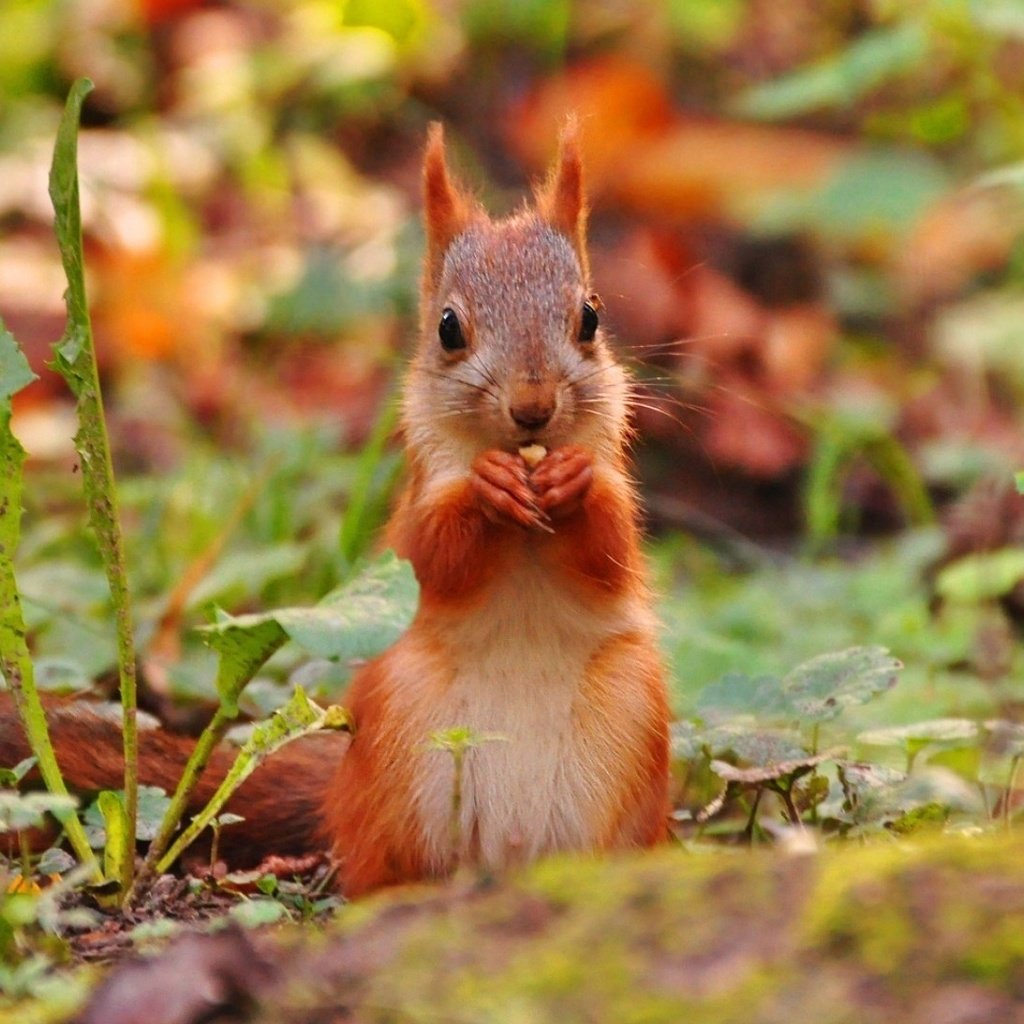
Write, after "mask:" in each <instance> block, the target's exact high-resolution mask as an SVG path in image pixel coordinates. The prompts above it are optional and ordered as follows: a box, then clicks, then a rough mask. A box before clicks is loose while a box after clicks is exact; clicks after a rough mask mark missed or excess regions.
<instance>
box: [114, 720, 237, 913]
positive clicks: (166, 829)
mask: <svg viewBox="0 0 1024 1024" xmlns="http://www.w3.org/2000/svg"><path fill="white" fill-rule="evenodd" d="M234 719H235V716H234V715H232V714H229V713H227V712H226V711H225V710H224V708H223V707H219V708H217V710H216V711H215V712H214V715H213V718H211V719H210V721H209V722H208V723H207V725H206V728H205V729H204V730H203V732H202V735H201V736H200V737H199V739H198V741H197V742H196V745H195V747H194V748H193V750H192V753H191V755H190V756H189V759H188V762H187V763H186V765H185V769H184V771H183V772H182V773H181V778H180V779H179V780H178V785H177V787H176V788H175V790H174V795H173V796H172V797H171V802H170V805H169V806H168V808H167V811H166V812H165V814H164V817H163V820H162V821H161V822H160V828H159V830H158V831H157V834H156V835H155V836H154V837H153V841H152V842H151V843H150V844H149V850H148V851H147V853H146V859H145V861H144V862H143V864H142V867H141V868H140V869H139V876H138V878H137V879H136V881H135V886H134V889H133V891H132V893H131V896H130V897H129V898H132V897H134V895H135V893H137V892H138V891H139V889H140V886H142V884H143V883H144V882H146V881H147V880H148V879H149V878H150V877H151V876H152V875H153V873H154V871H155V870H156V867H157V865H158V864H159V862H160V859H161V857H162V856H163V853H164V851H165V850H166V849H167V847H168V845H169V844H170V842H171V837H172V836H173V835H174V833H175V831H176V830H177V828H178V825H179V823H180V822H181V818H182V815H184V813H185V809H186V808H187V807H188V801H189V797H191V796H192V791H193V790H194V789H195V788H196V783H197V782H198V781H199V777H200V776H201V775H202V774H203V770H204V769H205V768H206V765H207V764H208V763H209V760H210V757H211V756H212V754H213V751H214V749H215V748H216V746H217V744H218V743H219V742H220V741H221V739H222V738H223V737H224V733H225V732H227V729H228V726H229V725H230V724H231V723H232V722H233V721H234Z"/></svg>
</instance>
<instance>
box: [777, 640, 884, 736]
mask: <svg viewBox="0 0 1024 1024" xmlns="http://www.w3.org/2000/svg"><path fill="white" fill-rule="evenodd" d="M902 667H903V666H902V664H901V663H900V662H899V661H898V660H897V659H896V658H894V657H892V656H891V655H890V654H889V652H888V651H887V650H886V649H885V648H884V647H851V648H849V649H848V650H845V651H838V652H836V653H833V654H822V655H820V656H819V657H817V658H812V659H811V660H810V661H805V662H804V663H803V664H802V665H799V666H797V668H795V669H794V670H793V671H792V672H790V673H789V674H788V675H787V676H786V677H785V678H784V679H783V680H782V690H783V692H784V693H785V696H786V702H787V703H788V705H789V706H790V707H791V708H792V709H793V711H794V712H795V713H796V715H797V717H798V718H799V719H801V720H802V721H809V722H826V721H829V720H830V719H832V718H835V717H836V715H838V714H839V713H840V712H841V711H842V710H843V709H844V708H847V707H852V706H854V705H857V704H866V703H867V702H868V701H869V700H871V699H872V698H873V697H875V696H877V695H878V694H879V693H884V692H885V691H886V690H889V689H891V688H892V687H893V686H895V685H896V679H897V677H898V674H899V671H900V669H901V668H902Z"/></svg>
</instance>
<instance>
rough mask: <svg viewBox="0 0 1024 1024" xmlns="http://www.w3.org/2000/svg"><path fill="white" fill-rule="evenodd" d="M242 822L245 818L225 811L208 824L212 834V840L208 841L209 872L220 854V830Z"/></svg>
mask: <svg viewBox="0 0 1024 1024" xmlns="http://www.w3.org/2000/svg"><path fill="white" fill-rule="evenodd" d="M243 821H245V818H244V817H242V815H241V814H232V813H231V812H230V811H225V812H224V813H223V814H218V815H217V817H216V818H214V819H213V820H212V821H211V822H210V831H211V832H212V833H213V838H212V839H211V840H210V871H213V868H214V865H215V864H216V863H217V855H218V853H219V852H220V849H219V848H220V830H221V829H222V828H227V827H228V826H229V825H238V824H240V823H241V822H243Z"/></svg>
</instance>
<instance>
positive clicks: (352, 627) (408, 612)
mask: <svg viewBox="0 0 1024 1024" xmlns="http://www.w3.org/2000/svg"><path fill="white" fill-rule="evenodd" d="M417 594H418V587H417V585H416V579H415V577H414V576H413V573H412V568H411V566H410V565H409V564H408V562H404V561H402V560H400V559H398V558H396V557H395V555H394V554H393V553H391V552H387V553H386V554H385V555H384V556H382V557H381V558H380V559H378V560H377V561H376V562H374V563H372V564H371V565H369V566H367V567H366V568H365V569H364V570H363V572H361V573H360V574H359V575H358V576H357V577H356V578H355V579H354V580H352V581H351V582H349V583H347V584H345V585H344V586H342V587H339V588H338V589H337V590H334V591H332V592H331V593H329V594H328V595H327V596H326V597H324V598H323V600H322V601H320V603H319V604H316V605H313V606H312V607H309V608H279V609H277V610H276V611H270V612H262V613H260V614H256V615H239V616H231V615H226V614H224V613H221V614H220V615H219V616H218V619H217V621H216V622H215V623H214V624H213V625H210V626H206V627H204V628H203V630H202V632H203V636H204V639H205V640H206V642H207V643H208V644H209V645H210V646H211V647H213V648H214V649H215V650H217V651H218V652H220V654H221V655H222V658H224V659H225V665H224V668H223V673H222V676H219V677H218V691H219V692H221V699H222V700H225V699H227V700H232V701H237V699H238V694H239V693H240V692H241V688H242V686H244V684H245V683H246V682H248V680H249V679H250V678H252V675H254V674H255V672H256V670H257V669H258V668H259V667H260V665H262V664H263V662H264V661H265V660H266V658H267V657H269V656H270V654H272V653H273V652H274V651H275V650H276V649H277V648H278V647H279V646H280V645H281V644H282V643H283V642H284V641H285V639H289V638H290V639H292V640H294V641H295V642H296V643H297V644H299V646H300V647H302V648H304V649H305V650H306V651H308V652H309V653H310V654H313V655H315V656H316V657H320V658H336V659H339V660H343V661H348V660H351V659H354V658H371V657H374V656H375V655H377V654H379V653H380V652H381V651H382V650H384V649H385V648H386V647H388V646H389V645H390V644H392V643H394V642H395V640H397V639H398V637H399V636H401V635H402V633H403V632H404V631H405V630H406V629H407V628H408V625H409V623H410V622H411V621H412V616H413V614H414V613H415V610H416V598H417Z"/></svg>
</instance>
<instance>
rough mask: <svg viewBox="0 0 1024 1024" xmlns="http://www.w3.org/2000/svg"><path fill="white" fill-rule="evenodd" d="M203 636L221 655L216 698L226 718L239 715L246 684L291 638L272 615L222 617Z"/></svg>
mask: <svg viewBox="0 0 1024 1024" xmlns="http://www.w3.org/2000/svg"><path fill="white" fill-rule="evenodd" d="M243 620H251V621H243ZM202 632H203V639H204V641H205V642H206V643H207V644H208V645H209V646H210V647H212V648H213V649H214V650H215V651H216V652H217V653H218V654H219V655H220V664H219V665H218V667H217V684H216V685H217V696H218V698H219V699H220V703H221V707H222V708H223V709H224V714H225V715H227V716H228V717H229V718H234V717H235V716H236V715H237V714H238V698H239V697H240V696H241V693H242V690H244V689H245V685H246V683H248V682H249V680H250V679H252V677H253V676H254V675H255V674H256V673H257V672H258V671H259V669H260V667H261V666H262V665H263V663H264V662H265V661H266V660H267V658H269V657H270V655H272V654H273V653H274V651H276V650H277V649H278V647H280V646H281V644H283V643H284V642H285V640H286V639H287V638H288V635H287V633H285V631H284V630H283V629H282V628H281V627H280V626H279V625H278V624H277V622H275V621H274V619H273V617H272V616H271V615H266V616H258V615H251V616H243V617H242V618H241V619H232V618H231V616H228V615H223V614H222V616H221V617H220V621H218V622H217V623H216V624H215V625H214V626H207V627H204V629H203V630H202Z"/></svg>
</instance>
